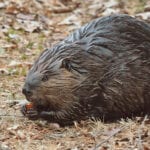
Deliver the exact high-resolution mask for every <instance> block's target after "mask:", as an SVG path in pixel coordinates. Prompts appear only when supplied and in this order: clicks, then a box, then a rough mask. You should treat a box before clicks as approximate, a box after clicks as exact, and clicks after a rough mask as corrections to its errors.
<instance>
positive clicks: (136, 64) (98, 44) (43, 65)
mask: <svg viewBox="0 0 150 150" xmlns="http://www.w3.org/2000/svg"><path fill="white" fill-rule="evenodd" d="M23 93H24V94H25V96H26V98H27V100H29V101H30V102H32V104H33V108H32V109H30V110H27V109H26V107H25V106H23V107H22V112H23V114H24V115H26V116H27V117H28V118H30V119H33V118H34V119H38V118H43V119H46V120H48V121H49V122H55V123H59V124H60V125H68V124H71V123H72V122H73V121H80V120H85V119H88V118H96V119H103V120H105V121H113V120H117V119H119V118H125V117H132V116H135V115H141V114H149V113H150V26H149V25H148V24H146V23H144V22H142V21H139V20H137V19H135V18H132V17H130V16H128V15H112V16H108V17H102V18H98V19H96V20H93V21H92V22H90V23H88V24H86V25H84V26H83V27H81V28H80V29H78V30H76V31H75V32H73V33H72V34H71V35H70V36H68V37H67V38H66V39H64V40H63V41H61V42H60V43H58V44H56V45H55V46H54V47H52V48H49V49H46V50H44V51H43V52H42V54H41V55H40V56H39V58H38V59H37V60H36V61H35V63H34V65H33V66H32V68H31V69H30V71H29V73H28V75H27V77H26V81H25V85H24V87H23Z"/></svg>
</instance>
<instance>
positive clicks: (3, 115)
mask: <svg viewBox="0 0 150 150" xmlns="http://www.w3.org/2000/svg"><path fill="white" fill-rule="evenodd" d="M0 117H23V116H22V115H5V114H0Z"/></svg>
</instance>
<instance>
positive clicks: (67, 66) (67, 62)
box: [61, 59, 71, 71]
mask: <svg viewBox="0 0 150 150" xmlns="http://www.w3.org/2000/svg"><path fill="white" fill-rule="evenodd" d="M61 68H65V69H67V70H68V71H71V63H70V60H69V59H64V60H63V61H62V66H61Z"/></svg>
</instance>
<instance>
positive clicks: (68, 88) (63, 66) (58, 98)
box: [23, 45, 97, 110]
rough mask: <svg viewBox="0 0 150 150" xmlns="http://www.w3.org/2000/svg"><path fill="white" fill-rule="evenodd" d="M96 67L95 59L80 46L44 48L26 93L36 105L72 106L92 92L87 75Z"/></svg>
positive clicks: (30, 73) (28, 76) (31, 70)
mask: <svg viewBox="0 0 150 150" xmlns="http://www.w3.org/2000/svg"><path fill="white" fill-rule="evenodd" d="M93 64H94V65H93ZM91 68H92V69H91ZM96 70H97V65H96V59H95V58H93V59H92V56H90V55H89V54H88V53H87V52H85V50H83V49H82V48H81V47H79V46H77V45H74V46H56V47H55V48H52V49H47V50H45V51H43V53H42V54H41V55H40V57H39V58H38V59H37V60H36V61H35V63H34V65H33V66H32V68H31V69H30V71H29V73H28V75H27V77H26V81H25V85H24V87H23V94H25V96H26V98H27V100H29V101H31V102H33V103H35V104H36V105H41V106H44V107H48V108H51V109H52V110H57V109H58V110H59V109H63V108H66V107H70V105H72V104H74V103H77V102H79V100H80V99H81V98H84V97H86V96H88V95H89V88H91V86H93V85H92V84H93V83H91V82H89V81H90V80H88V78H90V74H91V72H92V74H93V75H94V72H95V71H96ZM90 71H91V72H90Z"/></svg>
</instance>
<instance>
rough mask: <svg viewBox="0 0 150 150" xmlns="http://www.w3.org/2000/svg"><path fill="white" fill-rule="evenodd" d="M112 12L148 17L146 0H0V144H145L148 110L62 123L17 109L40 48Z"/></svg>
mask: <svg viewBox="0 0 150 150" xmlns="http://www.w3.org/2000/svg"><path fill="white" fill-rule="evenodd" d="M112 13H126V14H129V15H132V16H135V17H137V18H139V19H143V20H145V21H147V22H150V1H149V0H134V1H130V0H108V1H106V0H87V1H86V0H4V1H0V150H26V149H27V150H36V149H37V150H110V149H111V150H130V149H132V150H143V149H144V150H150V120H149V119H148V117H147V116H145V117H144V118H140V117H137V118H134V119H127V120H126V121H125V120H123V119H122V120H120V121H117V122H115V123H103V122H101V121H95V122H94V121H91V120H88V121H84V122H81V123H80V124H78V123H75V124H74V126H70V127H64V128H61V127H59V126H58V125H57V124H48V123H47V122H45V121H39V120H38V121H30V120H28V119H27V118H24V117H22V114H21V113H20V103H22V101H23V100H24V99H25V97H24V96H23V95H22V93H21V90H22V85H23V83H24V79H25V76H26V74H27V72H28V69H29V68H30V67H31V65H32V64H33V62H34V60H35V59H36V57H37V56H38V55H39V54H40V52H41V51H42V50H43V49H44V48H46V47H51V46H52V45H54V44H56V43H57V42H58V41H61V40H62V39H63V38H64V37H66V36H67V35H68V34H69V33H70V32H71V31H72V30H75V29H76V28H79V27H80V26H81V25H83V24H84V23H87V22H89V21H90V20H92V19H94V18H97V17H101V16H106V15H109V14H112Z"/></svg>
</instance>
